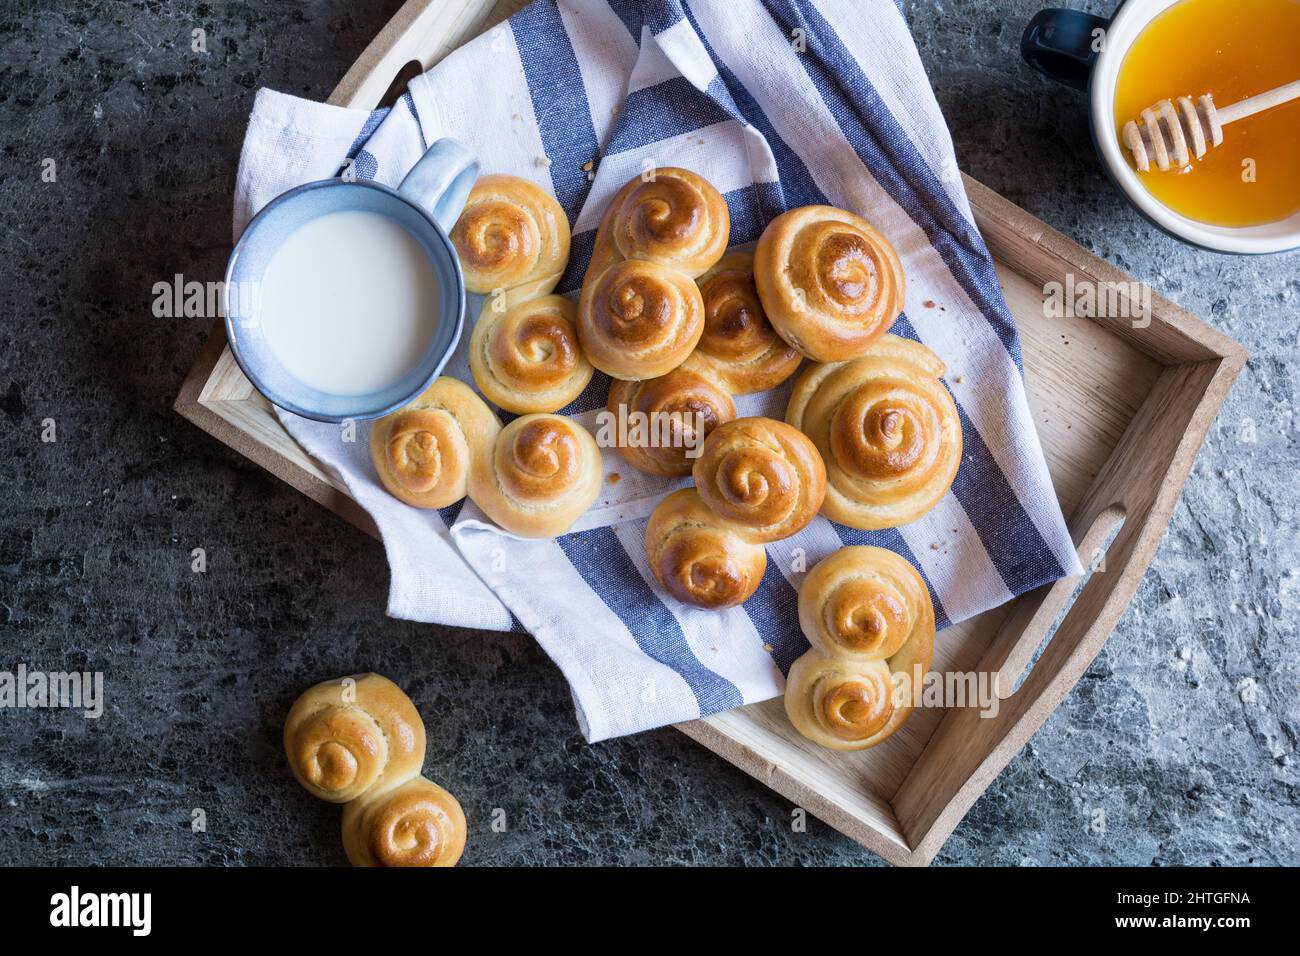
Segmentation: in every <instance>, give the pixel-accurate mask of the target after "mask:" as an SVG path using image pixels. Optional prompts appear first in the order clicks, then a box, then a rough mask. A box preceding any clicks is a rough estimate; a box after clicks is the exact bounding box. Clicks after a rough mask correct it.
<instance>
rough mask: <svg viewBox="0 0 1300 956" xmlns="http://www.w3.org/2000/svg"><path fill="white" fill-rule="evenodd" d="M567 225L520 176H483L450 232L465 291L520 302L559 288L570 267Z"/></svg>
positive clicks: (556, 207) (546, 197) (547, 197)
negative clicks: (495, 294) (504, 296)
mask: <svg viewBox="0 0 1300 956" xmlns="http://www.w3.org/2000/svg"><path fill="white" fill-rule="evenodd" d="M569 241H570V235H569V220H568V218H567V217H566V216H565V215H564V209H563V208H562V207H561V206H560V204H559V203H558V202H557V201H556V200H555V197H554V196H552V195H551V194H550V193H548V192H546V190H544V189H542V188H541V187H540V186H537V185H535V184H533V183H531V182H529V181H528V180H526V179H520V178H519V177H517V176H501V175H489V176H480V177H479V179H478V181H477V182H476V183H475V184H474V188H473V189H472V190H470V194H469V198H468V199H467V200H466V202H465V209H464V211H463V212H461V214H460V218H459V219H457V220H456V224H455V225H454V226H453V227H452V230H451V242H452V245H454V246H455V247H456V254H457V256H459V258H460V264H461V269H462V270H463V271H464V273H465V288H466V289H468V290H469V291H470V292H476V293H479V294H480V295H489V294H491V293H493V292H504V293H508V299H509V300H510V301H512V302H518V301H521V300H523V299H527V298H531V297H533V296H537V295H544V294H546V293H547V292H550V291H551V290H552V289H554V288H555V286H556V284H557V283H558V282H559V281H560V276H561V275H562V274H563V273H564V267H565V266H566V265H567V264H568V261H569Z"/></svg>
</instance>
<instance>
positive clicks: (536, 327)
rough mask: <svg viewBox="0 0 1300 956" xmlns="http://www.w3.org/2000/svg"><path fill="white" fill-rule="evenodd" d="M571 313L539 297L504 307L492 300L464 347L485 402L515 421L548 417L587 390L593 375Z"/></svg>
mask: <svg viewBox="0 0 1300 956" xmlns="http://www.w3.org/2000/svg"><path fill="white" fill-rule="evenodd" d="M577 317H578V316H577V307H576V306H575V305H574V304H573V303H572V302H570V301H569V300H568V299H566V298H564V297H563V296H559V295H544V296H540V297H538V298H535V299H527V300H525V301H523V302H519V303H516V304H515V305H512V306H509V307H506V306H505V304H504V303H502V302H499V301H498V300H496V299H492V298H490V299H488V300H487V301H486V302H485V303H484V304H483V312H482V314H481V315H480V316H479V319H478V323H477V324H476V325H475V326H474V333H473V335H472V336H471V337H470V342H469V367H470V372H471V373H472V374H473V375H474V382H475V384H477V385H478V387H479V390H480V391H481V392H482V393H483V394H484V395H486V396H487V399H488V401H490V402H492V403H493V404H495V405H497V406H499V407H500V408H503V409H505V410H506V411H508V412H515V413H518V414H521V415H525V414H528V413H530V412H553V411H556V410H558V409H560V408H563V407H564V406H565V405H567V404H569V403H570V402H571V401H573V400H574V399H575V398H577V397H578V396H579V395H580V394H582V390H583V389H584V388H586V387H587V383H588V382H590V381H591V376H592V373H593V371H594V370H593V369H592V366H591V363H590V362H588V361H587V357H586V356H585V355H584V354H583V353H582V347H581V346H580V345H579V344H578V329H577V325H576V322H577Z"/></svg>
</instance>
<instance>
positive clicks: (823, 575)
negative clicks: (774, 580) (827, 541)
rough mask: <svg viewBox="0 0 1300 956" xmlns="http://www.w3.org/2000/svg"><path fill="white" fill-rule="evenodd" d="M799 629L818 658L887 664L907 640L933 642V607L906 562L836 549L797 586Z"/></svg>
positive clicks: (879, 551)
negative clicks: (883, 662) (834, 657)
mask: <svg viewBox="0 0 1300 956" xmlns="http://www.w3.org/2000/svg"><path fill="white" fill-rule="evenodd" d="M799 626H800V628H801V629H802V630H803V633H804V636H805V637H807V638H808V641H809V642H810V643H811V644H812V646H813V647H815V648H816V649H817V650H819V651H821V652H822V653H823V654H827V655H830V656H838V657H842V658H846V659H854V660H858V661H879V660H888V659H890V658H892V657H893V656H894V655H895V654H897V653H898V652H899V651H900V650H901V649H902V647H903V645H904V644H907V643H908V642H909V641H920V642H921V643H922V644H923V645H925V646H927V647H928V646H929V645H931V644H932V643H933V641H934V605H933V604H932V603H931V601H930V592H929V589H927V588H926V586H925V581H924V580H922V578H921V575H920V574H919V573H918V572H917V570H916V568H914V567H912V565H911V563H909V562H908V561H907V560H906V559H905V558H902V557H900V556H899V555H897V554H895V553H894V552H892V551H887V550H885V549H884V548H873V547H865V546H859V547H849V548H841V549H840V550H839V551H836V552H835V553H834V554H832V555H831V556H830V557H828V558H825V559H824V560H822V561H820V562H818V563H817V565H816V566H815V567H814V568H813V569H812V570H811V571H809V572H808V575H807V576H806V577H805V578H804V580H803V583H802V585H800V587H799ZM926 661H927V662H928V661H929V657H928V656H927V657H926Z"/></svg>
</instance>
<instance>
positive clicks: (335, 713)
mask: <svg viewBox="0 0 1300 956" xmlns="http://www.w3.org/2000/svg"><path fill="white" fill-rule="evenodd" d="M284 751H285V755H286V756H287V757H288V758H289V769H291V770H292V771H293V775H294V776H295V777H296V778H297V779H298V782H299V783H301V784H302V785H303V786H304V787H306V788H307V790H308V791H309V792H310V793H311V794H312V795H313V796H316V797H319V798H320V799H322V800H328V801H330V802H331V803H346V802H347V801H349V800H355V799H356V798H357V797H359V796H361V795H362V794H363V793H366V792H368V791H370V790H372V789H375V788H376V787H382V786H384V785H386V784H389V783H391V782H393V781H401V780H405V779H407V778H409V777H411V776H412V775H414V774H417V773H419V772H420V768H421V767H422V766H424V721H422V720H421V719H420V714H419V712H418V711H416V709H415V705H414V704H413V703H411V699H410V698H409V697H407V696H406V694H405V693H404V692H403V691H402V689H401V688H400V687H398V686H397V685H396V684H394V683H393V682H392V681H390V680H389V679H388V678H387V677H381V676H380V675H378V674H355V675H353V676H352V677H340V678H339V679H337V680H330V681H325V682H324V683H321V684H317V685H316V686H315V687H311V688H308V689H307V690H306V691H304V692H303V694H302V696H300V697H299V698H298V699H297V700H296V701H294V704H293V707H291V708H290V709H289V716H288V717H287V718H285V722H284Z"/></svg>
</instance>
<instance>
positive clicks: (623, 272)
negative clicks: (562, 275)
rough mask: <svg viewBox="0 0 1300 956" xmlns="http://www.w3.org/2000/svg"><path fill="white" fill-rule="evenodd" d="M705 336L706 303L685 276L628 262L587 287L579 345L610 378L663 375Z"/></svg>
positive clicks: (581, 301) (580, 317)
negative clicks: (580, 344)
mask: <svg viewBox="0 0 1300 956" xmlns="http://www.w3.org/2000/svg"><path fill="white" fill-rule="evenodd" d="M703 333H704V303H703V301H702V300H701V299H700V290H699V289H698V288H697V287H696V285H695V282H694V280H692V279H691V278H690V277H689V276H688V275H686V273H684V272H679V271H678V270H676V269H672V268H669V267H667V266H661V265H658V264H656V263H653V262H642V261H640V260H635V259H629V260H626V261H623V262H619V263H617V264H615V265H613V266H610V267H609V268H608V269H606V270H605V271H604V272H603V273H602V274H601V275H600V276H599V278H596V279H594V280H592V281H589V282H587V283H585V284H584V285H583V287H582V294H581V296H580V297H579V299H578V339H579V341H580V342H581V343H582V350H583V351H584V352H585V353H586V355H587V358H588V359H589V360H590V361H591V364H592V365H594V366H596V368H598V369H600V370H601V371H602V372H604V373H605V374H607V375H610V376H612V377H613V378H621V379H628V380H638V379H646V378H657V377H658V376H660V375H667V374H668V373H669V372H671V371H672V370H673V369H675V368H676V367H677V366H679V365H681V364H682V362H684V361H686V357H687V356H688V355H690V354H691V350H692V349H694V348H695V346H696V344H697V343H698V342H699V341H700V336H701V335H702V334H703Z"/></svg>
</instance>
